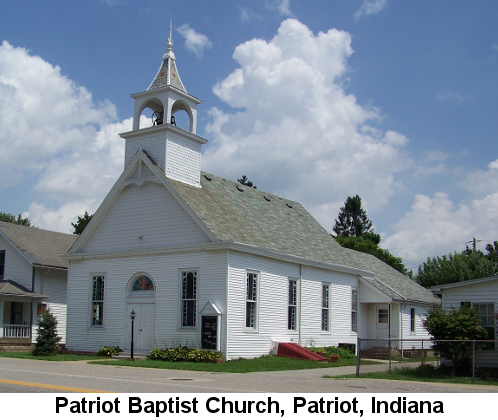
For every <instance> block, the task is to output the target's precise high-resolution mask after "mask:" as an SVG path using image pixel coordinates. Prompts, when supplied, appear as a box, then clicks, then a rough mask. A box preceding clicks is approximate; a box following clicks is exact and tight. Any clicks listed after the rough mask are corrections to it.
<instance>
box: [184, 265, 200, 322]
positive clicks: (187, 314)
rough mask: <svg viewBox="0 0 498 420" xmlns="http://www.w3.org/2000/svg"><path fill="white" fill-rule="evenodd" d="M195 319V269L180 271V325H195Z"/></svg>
mask: <svg viewBox="0 0 498 420" xmlns="http://www.w3.org/2000/svg"><path fill="white" fill-rule="evenodd" d="M196 319H197V271H184V272H182V327H195V326H196Z"/></svg>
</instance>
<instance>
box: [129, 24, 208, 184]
mask: <svg viewBox="0 0 498 420" xmlns="http://www.w3.org/2000/svg"><path fill="white" fill-rule="evenodd" d="M131 97H132V98H133V99H134V100H135V107H134V112H133V130H132V131H129V132H127V133H122V134H120V136H121V137H122V138H124V139H125V140H126V147H125V168H126V166H127V165H128V164H129V163H130V161H131V160H132V159H133V156H134V155H135V153H137V151H138V150H139V149H143V150H144V151H146V152H147V154H148V155H149V156H150V157H151V158H152V159H153V160H154V162H155V163H156V164H157V165H158V166H159V167H160V168H161V169H162V171H163V172H164V173H165V174H166V176H168V177H170V178H173V179H176V180H179V181H182V182H185V183H187V184H190V185H194V186H198V187H200V174H201V146H202V145H203V144H205V143H207V140H206V139H204V138H202V137H200V136H198V135H197V134H196V128H197V105H199V104H200V103H201V102H202V101H201V100H200V99H197V98H196V97H195V96H192V95H190V94H188V93H187V90H186V89H185V86H184V85H183V83H182V81H181V79H180V75H179V74H178V69H177V68H176V58H175V54H174V52H173V38H172V24H170V31H169V38H168V48H167V49H166V52H165V53H164V55H163V60H162V63H161V66H160V67H159V71H158V72H157V74H156V76H155V78H154V80H153V81H152V83H151V84H150V86H149V87H148V88H147V90H145V91H144V92H139V93H134V94H132V95H131ZM146 108H148V109H150V110H151V111H152V115H153V117H152V125H151V126H148V127H144V128H142V127H141V126H140V124H141V120H140V116H141V115H142V112H143V111H144V109H146ZM178 111H185V112H186V113H187V114H188V116H189V119H190V124H189V129H188V131H187V130H184V129H182V128H179V127H177V126H176V124H175V113H176V112H178Z"/></svg>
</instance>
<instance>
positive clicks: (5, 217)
mask: <svg viewBox="0 0 498 420" xmlns="http://www.w3.org/2000/svg"><path fill="white" fill-rule="evenodd" d="M0 222H7V223H14V224H16V225H21V226H31V221H30V220H29V219H28V218H27V217H24V218H23V217H21V215H18V216H17V218H16V216H14V215H13V214H9V213H2V212H0Z"/></svg>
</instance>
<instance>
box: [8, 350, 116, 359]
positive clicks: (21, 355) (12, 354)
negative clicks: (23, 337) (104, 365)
mask: <svg viewBox="0 0 498 420" xmlns="http://www.w3.org/2000/svg"><path fill="white" fill-rule="evenodd" d="M0 357H13V358H16V359H33V360H49V361H52V362H74V361H77V360H96V359H107V358H106V357H100V356H95V355H94V356H88V355H80V354H57V355H55V356H33V355H32V354H31V353H29V352H20V351H12V352H10V351H9V352H7V351H6V352H0Z"/></svg>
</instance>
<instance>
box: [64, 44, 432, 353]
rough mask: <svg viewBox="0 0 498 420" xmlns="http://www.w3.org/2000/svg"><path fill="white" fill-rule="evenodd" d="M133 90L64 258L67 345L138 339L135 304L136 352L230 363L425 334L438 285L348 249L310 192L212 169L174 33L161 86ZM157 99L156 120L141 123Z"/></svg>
mask: <svg viewBox="0 0 498 420" xmlns="http://www.w3.org/2000/svg"><path fill="white" fill-rule="evenodd" d="M131 96H132V98H133V99H134V100H135V108H134V113H133V130H132V131H130V132H127V133H124V134H121V137H123V139H125V141H126V152H125V162H124V166H125V169H124V172H123V173H122V175H121V176H120V177H119V179H118V180H117V182H116V184H115V185H114V187H113V188H112V190H111V191H110V192H109V194H108V195H107V197H106V198H105V200H104V201H103V203H102V204H101V206H100V207H99V209H98V211H97V212H96V213H95V215H94V217H93V219H92V220H91V222H90V223H89V225H88V226H87V228H86V229H85V231H84V232H83V233H82V234H81V235H80V237H79V238H78V240H77V241H76V242H75V244H74V246H73V247H72V248H71V250H70V251H69V252H68V253H66V254H65V255H63V256H62V258H64V259H66V260H68V261H69V278H68V296H67V300H68V317H67V339H66V346H67V347H68V348H69V349H73V350H81V351H83V350H85V351H95V350H97V349H98V348H100V347H102V346H104V345H107V346H120V347H121V348H123V349H124V350H129V349H130V342H131V319H130V314H131V312H132V311H134V312H135V314H136V318H135V320H134V346H135V351H144V352H145V351H148V350H150V349H152V348H154V347H165V346H173V345H179V344H187V345H194V346H197V347H200V348H204V349H217V350H219V351H221V352H222V353H223V356H224V357H226V359H228V360H229V359H233V358H238V357H256V356H260V355H264V354H268V353H270V352H271V350H272V348H273V347H274V346H275V343H279V342H291V341H292V342H294V343H300V344H302V345H307V344H314V345H319V346H322V345H324V346H325V345H338V344H342V343H352V344H354V343H356V341H357V337H358V335H360V336H361V337H362V338H369V337H371V338H375V337H379V338H387V337H389V336H391V337H395V338H409V337H418V338H422V337H423V338H427V333H426V332H425V331H424V330H423V328H422V326H421V317H422V316H423V314H424V313H425V311H426V308H427V307H428V305H430V304H431V303H435V302H437V300H436V299H435V298H434V297H433V295H432V294H431V292H429V291H427V290H425V289H424V288H422V287H420V286H419V285H417V284H416V283H415V282H414V281H412V280H410V279H409V278H407V277H405V276H403V275H402V274H400V273H398V272H397V271H396V270H394V269H392V268H391V267H390V266H388V265H386V264H384V263H383V262H381V261H380V260H378V259H377V258H375V257H373V256H372V255H368V254H363V253H359V252H356V251H352V250H350V249H345V248H342V247H341V246H340V245H339V244H338V243H337V242H336V241H335V240H334V239H333V237H332V236H331V235H330V234H329V233H328V232H327V231H326V230H325V229H324V228H323V227H322V226H320V224H319V223H318V222H317V221H316V220H315V219H314V218H313V217H312V216H311V215H310V214H309V213H308V212H307V211H306V209H304V208H303V206H301V205H300V204H299V203H296V202H293V201H291V200H287V199H285V198H282V197H277V196H275V195H273V194H269V193H266V192H263V191H260V190H256V189H253V188H249V187H247V186H245V185H241V184H238V183H236V182H234V181H230V180H226V179H223V178H220V177H217V176H215V175H212V174H208V173H204V172H202V171H201V147H202V145H203V144H205V143H206V142H207V140H206V139H204V138H202V137H200V136H198V135H197V134H196V124H197V105H199V104H200V103H201V101H200V100H199V99H197V98H196V97H194V96H192V95H190V94H189V93H187V91H186V89H185V87H184V85H183V83H182V81H181V79H180V76H179V73H178V70H177V67H176V64H175V56H174V53H173V50H172V41H171V36H170V38H169V39H168V49H167V50H166V53H165V54H164V56H163V61H162V63H161V66H160V69H159V71H158V73H157V75H156V77H155V78H154V80H153V81H152V83H151V85H150V86H149V87H148V89H147V90H145V91H144V92H140V93H136V94H133V95H131ZM146 108H148V109H150V110H152V111H153V112H154V115H155V116H156V119H155V123H154V124H153V126H151V127H145V128H142V127H140V116H141V114H142V112H143V111H144V109H146ZM177 111H186V113H187V114H188V116H189V119H190V126H189V128H188V130H183V129H181V128H179V127H176V126H175V124H174V123H173V121H174V114H175V113H176V112H177Z"/></svg>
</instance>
